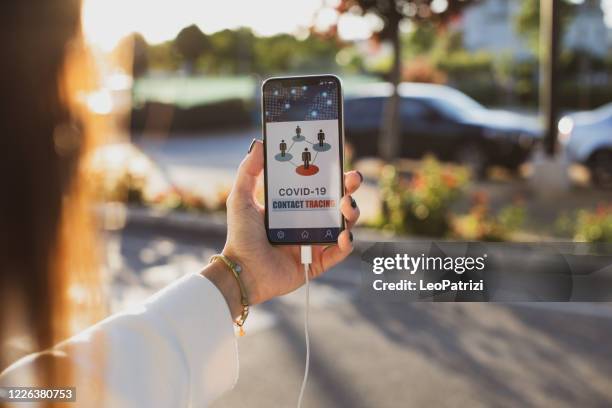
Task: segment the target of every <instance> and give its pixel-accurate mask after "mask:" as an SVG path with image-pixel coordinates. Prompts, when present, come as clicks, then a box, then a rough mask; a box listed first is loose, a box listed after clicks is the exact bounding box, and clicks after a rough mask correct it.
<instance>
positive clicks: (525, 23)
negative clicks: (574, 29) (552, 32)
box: [514, 0, 580, 55]
mask: <svg viewBox="0 0 612 408" xmlns="http://www.w3.org/2000/svg"><path fill="white" fill-rule="evenodd" d="M579 6H580V5H579V4H576V2H575V1H574V2H572V1H571V0H561V1H559V21H560V22H561V31H560V33H561V38H563V32H564V29H565V28H566V27H567V26H568V25H569V23H570V22H571V21H572V18H573V16H574V13H575V12H576V8H577V7H579ZM514 24H515V27H516V30H517V31H518V33H519V34H521V35H522V36H523V37H524V38H526V39H527V41H528V42H529V45H530V47H531V49H532V50H533V52H534V53H535V54H536V55H539V47H540V0H523V1H522V2H521V8H520V11H519V12H518V14H517V15H516V19H515V21H514Z"/></svg>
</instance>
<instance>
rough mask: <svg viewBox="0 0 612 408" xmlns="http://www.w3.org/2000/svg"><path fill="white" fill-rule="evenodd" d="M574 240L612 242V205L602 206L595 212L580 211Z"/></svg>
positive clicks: (577, 216)
mask: <svg viewBox="0 0 612 408" xmlns="http://www.w3.org/2000/svg"><path fill="white" fill-rule="evenodd" d="M574 240H575V241H580V242H582V241H584V242H612V205H600V206H599V207H597V209H595V210H594V211H590V210H580V211H578V213H577V214H576V224H575V229H574Z"/></svg>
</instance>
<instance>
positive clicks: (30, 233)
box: [0, 0, 362, 407]
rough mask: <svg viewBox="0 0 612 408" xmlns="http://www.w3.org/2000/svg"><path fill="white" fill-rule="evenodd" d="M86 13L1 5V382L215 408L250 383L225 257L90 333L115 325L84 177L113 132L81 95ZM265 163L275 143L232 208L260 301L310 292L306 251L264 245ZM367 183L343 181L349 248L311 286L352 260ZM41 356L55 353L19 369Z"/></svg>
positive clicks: (139, 403)
mask: <svg viewBox="0 0 612 408" xmlns="http://www.w3.org/2000/svg"><path fill="white" fill-rule="evenodd" d="M80 7H81V4H80V1H78V0H48V1H45V2H38V1H31V0H21V1H6V2H3V3H2V13H0V14H1V15H2V16H3V17H4V21H3V24H1V25H0V26H1V27H2V29H3V30H6V33H10V40H5V41H3V42H2V44H1V45H0V48H1V49H2V55H3V57H4V61H5V62H6V63H4V64H1V66H2V68H0V70H1V71H0V73H1V74H2V79H3V87H4V92H3V98H4V101H3V104H2V107H1V112H2V113H1V115H2V119H1V120H0V123H1V126H2V140H3V145H2V149H0V155H1V158H0V166H2V167H1V168H0V178H1V181H2V188H3V199H2V200H0V214H1V215H0V369H3V368H4V367H6V366H7V365H9V364H11V363H12V364H11V365H10V366H9V367H8V368H6V369H4V371H3V372H2V373H1V374H0V385H2V386H21V387H23V386H41V387H70V386H75V387H76V401H77V402H76V405H75V406H86V407H96V406H105V407H188V406H189V407H191V406H193V407H202V406H206V405H207V404H208V403H209V402H211V401H212V400H214V399H215V398H216V397H218V396H219V395H220V394H221V393H223V392H224V391H226V390H228V389H230V388H231V387H232V386H233V385H234V383H235V381H236V379H237V375H238V358H237V348H236V341H235V336H234V330H233V327H232V321H233V320H234V319H235V318H236V317H238V316H239V315H240V313H241V312H242V304H241V297H240V289H239V286H238V283H237V281H236V279H235V277H234V276H233V274H232V273H231V271H230V270H228V269H229V268H228V267H227V266H226V265H225V264H224V262H222V261H221V260H215V261H213V262H212V263H210V264H208V265H207V266H205V267H204V268H203V270H202V271H201V272H200V273H194V274H193V275H189V276H186V277H184V278H182V279H179V280H178V281H177V282H175V283H173V284H171V285H169V286H168V287H166V288H165V289H163V290H162V291H160V292H159V293H157V294H155V295H154V296H153V297H151V298H150V299H148V300H147V301H146V302H144V303H143V304H142V305H140V306H139V307H138V308H135V309H133V310H129V311H126V312H124V313H120V314H116V315H113V316H110V317H108V318H106V319H105V320H102V321H100V322H99V323H97V324H94V325H92V326H90V327H88V328H87V326H88V325H91V324H92V323H94V322H96V321H98V320H100V319H101V318H103V317H104V315H105V305H106V303H107V302H106V300H105V296H104V295H105V294H104V293H103V291H102V288H103V287H104V282H103V277H102V274H101V270H100V268H101V266H100V263H99V262H98V261H97V258H96V253H97V251H98V246H97V244H96V242H95V223H94V221H93V219H92V218H93V217H92V215H91V213H92V204H91V201H90V197H91V191H88V188H87V185H88V183H87V179H86V177H87V174H88V173H87V163H88V157H89V155H90V153H91V151H92V150H93V148H94V147H95V143H94V139H95V138H94V135H96V134H98V133H99V131H100V130H101V129H103V123H100V119H99V118H97V119H96V118H93V117H90V116H88V114H87V110H86V109H85V108H84V107H83V106H82V104H81V102H80V98H79V95H81V94H82V93H83V92H85V91H87V90H92V89H94V86H95V81H93V79H92V78H91V75H90V73H91V71H92V69H91V62H90V59H89V58H88V57H87V50H86V47H85V46H84V43H83V40H82V36H81V28H80ZM8 37H9V36H8V35H5V38H8ZM263 163H264V157H263V145H262V143H261V142H260V141H255V140H254V141H253V143H252V144H251V146H250V148H249V152H248V154H247V155H246V157H245V158H244V160H243V161H242V163H241V164H240V167H239V169H238V172H237V176H236V181H235V183H234V186H233V188H232V190H231V194H230V195H229V198H228V201H227V223H228V234H227V239H226V243H225V246H224V248H223V251H222V254H223V255H225V256H226V257H227V258H228V259H230V260H232V261H234V262H236V263H237V264H239V265H241V267H242V269H243V271H242V273H241V274H240V276H241V278H242V282H243V283H244V286H245V288H246V292H247V293H248V297H249V304H250V305H254V304H258V303H261V302H264V301H266V300H268V299H271V298H273V297H275V296H279V295H282V294H285V293H288V292H291V291H293V290H295V289H296V288H298V287H299V286H301V285H302V284H303V283H304V275H303V270H302V267H301V264H300V255H299V254H300V250H299V247H297V246H282V247H273V246H271V245H270V244H269V243H268V240H267V238H266V232H265V227H264V209H263V207H262V206H261V204H260V203H258V202H257V200H256V198H255V194H254V192H255V187H256V182H257V179H258V177H259V176H260V174H261V172H262V169H263ZM361 180H362V177H361V175H360V174H359V173H357V172H354V171H352V172H348V173H346V174H345V185H346V192H347V195H346V196H345V197H343V199H342V203H341V211H342V213H343V215H344V217H345V218H346V219H347V221H348V223H347V229H346V230H345V231H343V232H342V233H341V234H340V235H339V238H338V244H337V245H330V246H327V247H321V246H315V247H314V248H313V262H312V265H311V268H310V275H311V277H313V278H314V277H317V276H319V275H320V274H322V273H323V272H324V271H325V270H327V269H329V268H330V267H332V266H333V265H335V264H337V263H338V262H340V261H342V260H343V259H344V258H345V257H346V256H347V255H348V254H349V253H350V252H351V251H352V234H351V232H350V228H351V227H352V226H353V225H354V223H355V221H356V220H357V218H358V216H359V209H358V208H357V206H356V205H355V204H354V200H352V198H351V196H350V194H351V193H352V192H354V191H355V190H356V189H357V188H358V187H359V185H360V183H361ZM82 329H84V330H82ZM79 330H82V331H81V332H80V333H78V334H77V335H75V336H73V337H70V336H71V335H72V334H74V333H75V332H77V331H79ZM64 339H67V340H64ZM62 340H63V341H62ZM60 341H61V342H60ZM58 342H59V344H58ZM36 350H43V351H41V352H38V353H33V354H29V355H26V356H25V357H23V358H21V359H19V360H18V361H16V362H15V360H16V358H17V356H23V355H24V354H26V353H28V352H33V351H36ZM15 405H16V406H24V405H23V404H21V403H17V404H15ZM41 405H42V404H41ZM39 406H40V405H39ZM67 406H70V404H67Z"/></svg>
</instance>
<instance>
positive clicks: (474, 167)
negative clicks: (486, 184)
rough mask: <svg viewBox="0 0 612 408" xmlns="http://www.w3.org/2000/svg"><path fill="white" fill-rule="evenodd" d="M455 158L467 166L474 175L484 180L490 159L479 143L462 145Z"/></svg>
mask: <svg viewBox="0 0 612 408" xmlns="http://www.w3.org/2000/svg"><path fill="white" fill-rule="evenodd" d="M455 160H456V161H457V162H458V163H459V164H461V165H463V166H465V167H467V168H468V169H469V170H470V172H471V173H472V176H473V177H474V178H476V179H478V180H482V179H484V178H486V176H487V169H488V160H487V155H486V153H485V152H484V150H483V148H482V147H481V146H480V145H478V144H474V143H471V144H466V145H465V146H460V147H459V148H458V149H457V152H456V153H455Z"/></svg>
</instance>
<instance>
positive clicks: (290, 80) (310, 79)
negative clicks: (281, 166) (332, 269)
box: [261, 74, 346, 245]
mask: <svg viewBox="0 0 612 408" xmlns="http://www.w3.org/2000/svg"><path fill="white" fill-rule="evenodd" d="M324 80H332V81H334V82H335V83H336V85H337V86H338V91H339V92H338V95H339V98H338V135H339V141H340V142H339V143H340V145H339V146H338V147H339V151H340V188H341V191H342V196H343V195H344V191H345V190H344V95H343V92H342V81H341V80H340V78H339V77H337V76H336V75H332V74H324V75H305V76H288V77H272V78H268V79H266V80H265V81H263V83H262V84H261V127H262V133H263V146H264V193H265V215H264V218H265V226H266V238H267V239H268V242H270V243H271V244H274V245H312V244H328V245H329V244H333V243H337V242H338V239H336V240H335V241H316V240H309V241H274V240H273V239H272V238H271V237H270V226H269V222H268V217H269V212H268V182H267V180H268V154H267V139H266V118H265V109H264V91H265V88H266V86H269V85H270V84H273V83H277V82H280V83H281V85H282V86H303V85H311V84H313V83H316V84H317V85H318V83H319V82H320V81H324ZM342 196H341V198H342ZM340 220H341V225H340V233H342V231H344V230H345V228H346V220H345V219H344V216H342V213H340ZM323 228H324V227H323ZM334 228H336V227H335V226H334Z"/></svg>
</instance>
